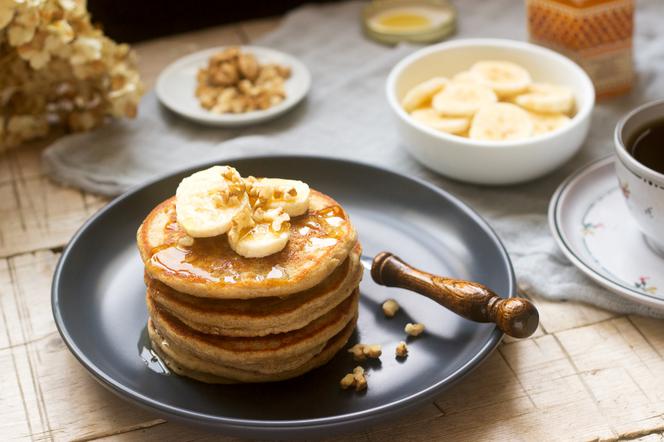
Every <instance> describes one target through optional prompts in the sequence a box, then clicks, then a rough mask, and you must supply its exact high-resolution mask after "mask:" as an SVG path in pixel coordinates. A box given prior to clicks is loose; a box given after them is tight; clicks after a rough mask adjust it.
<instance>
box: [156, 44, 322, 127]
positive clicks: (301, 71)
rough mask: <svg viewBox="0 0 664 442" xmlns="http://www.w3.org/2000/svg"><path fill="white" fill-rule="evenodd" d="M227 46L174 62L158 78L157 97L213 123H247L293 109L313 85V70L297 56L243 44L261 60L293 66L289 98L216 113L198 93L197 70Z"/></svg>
mask: <svg viewBox="0 0 664 442" xmlns="http://www.w3.org/2000/svg"><path fill="white" fill-rule="evenodd" d="M225 48H226V46H220V47H216V48H210V49H205V50H203V51H199V52H196V53H194V54H190V55H187V56H186V57H183V58H180V59H178V60H176V61H175V62H173V63H172V64H170V65H169V66H168V67H167V68H166V69H164V71H163V72H162V73H161V74H160V75H159V78H158V79H157V86H156V91H157V97H158V98H159V101H161V102H162V104H163V105H164V106H166V107H167V108H169V109H170V110H172V111H173V112H176V113H178V114H180V115H182V116H183V117H186V118H189V119H190V120H193V121H196V122H198V123H203V124H207V125H212V126H225V127H235V126H246V125H250V124H257V123H261V122H264V121H267V120H270V119H272V118H275V117H277V116H279V115H281V114H283V113H284V112H286V111H288V110H289V109H291V108H292V107H293V106H295V105H296V104H297V103H299V102H300V100H302V98H304V97H305V95H306V94H307V92H308V91H309V86H310V85H311V74H309V70H308V69H307V67H306V66H305V65H304V64H302V62H300V61H299V60H297V59H296V58H295V57H293V56H291V55H288V54H285V53H283V52H279V51H275V50H274V49H269V48H263V47H259V46H240V49H241V50H242V51H243V52H249V53H252V54H254V55H255V56H256V58H257V59H258V62H259V63H261V64H263V63H278V64H281V65H284V66H288V67H290V68H291V76H290V77H289V78H288V79H287V80H286V83H285V89H286V98H285V99H284V101H282V102H281V103H279V104H277V105H275V106H272V107H270V108H268V109H265V110H257V111H251V112H244V113H241V114H231V113H228V114H215V113H213V112H210V111H209V110H207V109H205V108H203V107H202V106H201V105H200V103H199V102H198V98H196V96H195V91H196V74H197V72H198V70H199V69H200V68H203V67H205V66H207V64H208V59H209V58H210V57H211V56H212V55H214V54H216V53H218V52H221V51H222V50H224V49H225Z"/></svg>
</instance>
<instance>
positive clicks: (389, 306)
mask: <svg viewBox="0 0 664 442" xmlns="http://www.w3.org/2000/svg"><path fill="white" fill-rule="evenodd" d="M399 308H400V307H399V303H398V302H396V301H395V300H394V299H388V300H387V301H385V302H384V303H383V313H384V314H385V316H387V317H388V318H391V317H393V316H394V315H396V314H397V312H398V311H399Z"/></svg>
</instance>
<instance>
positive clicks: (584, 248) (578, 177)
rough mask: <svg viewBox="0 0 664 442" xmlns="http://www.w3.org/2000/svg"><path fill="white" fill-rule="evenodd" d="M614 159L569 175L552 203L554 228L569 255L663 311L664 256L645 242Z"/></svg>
mask: <svg viewBox="0 0 664 442" xmlns="http://www.w3.org/2000/svg"><path fill="white" fill-rule="evenodd" d="M614 162H615V157H614V156H611V157H609V158H604V159H602V160H599V161H596V162H594V163H591V164H590V165H588V166H586V167H584V168H582V169H580V170H579V171H577V172H576V173H574V174H572V175H571V176H570V177H569V178H567V179H566V180H565V181H564V182H563V183H562V184H561V185H560V187H559V188H558V190H557V191H556V193H555V194H554V195H553V198H552V199H551V203H550V205H549V227H550V228H551V232H552V233H553V237H554V238H555V240H556V242H557V243H558V246H560V249H561V250H562V252H563V253H564V254H565V256H566V257H567V258H568V259H569V260H570V261H571V262H572V263H573V264H574V265H575V266H576V267H578V268H579V269H580V270H581V271H583V272H584V273H585V274H586V275H588V276H589V277H590V278H592V279H593V280H595V281H596V282H597V283H599V284H600V285H602V286H604V287H606V288H607V289H609V290H611V291H613V292H614V293H616V294H618V295H620V296H622V297H624V298H627V299H629V300H632V301H634V302H637V303H639V304H644V305H648V306H649V307H652V308H656V309H659V310H662V311H664V272H662V269H664V258H663V257H661V256H660V255H658V254H657V253H655V251H654V250H653V249H651V248H650V247H649V246H648V244H647V243H646V240H645V237H644V236H643V234H642V233H641V230H640V229H639V227H638V225H637V224H636V222H635V221H634V219H633V218H632V216H631V215H630V213H629V209H628V208H627V205H626V204H625V200H624V198H623V195H622V191H623V190H622V189H621V187H620V186H619V185H618V178H617V177H616V172H615V164H614Z"/></svg>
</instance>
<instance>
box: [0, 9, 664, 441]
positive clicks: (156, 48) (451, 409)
mask: <svg viewBox="0 0 664 442" xmlns="http://www.w3.org/2000/svg"><path fill="white" fill-rule="evenodd" d="M277 24H278V19H271V20H261V21H255V22H248V23H243V24H240V25H231V26H224V27H219V28H213V29H209V30H203V31H200V32H195V33H191V34H186V35H180V36H175V37H168V38H162V39H158V40H156V41H151V42H147V43H143V44H140V45H138V46H137V47H136V49H137V51H138V53H139V55H140V59H141V61H140V68H141V71H142V74H143V77H144V78H145V80H146V81H147V83H148V86H151V85H152V84H153V83H154V80H155V78H156V76H157V74H158V73H159V71H160V70H161V69H163V68H164V67H165V66H166V65H167V64H168V63H170V62H171V61H173V60H175V59H176V58H178V57H181V56H182V55H184V54H186V53H189V52H193V51H196V50H199V49H201V48H205V47H209V46H215V45H220V44H239V43H247V42H249V41H251V40H252V39H253V38H255V37H256V36H258V35H261V34H262V33H264V32H266V31H268V30H270V29H272V28H273V27H275V26H276V25H277ZM41 144H42V145H43V144H44V143H41ZM40 152H41V146H40V145H34V146H26V147H22V148H19V149H16V150H14V151H12V152H10V153H7V154H5V155H0V441H7V440H14V439H34V440H47V441H50V440H97V439H114V440H161V441H168V440H208V439H209V440H230V439H229V438H222V437H219V436H218V435H216V434H211V433H207V432H204V431H201V430H199V429H196V428H191V427H187V426H184V425H181V424H178V423H171V422H166V421H164V420H162V419H160V418H158V417H157V416H155V415H154V414H152V413H150V412H148V411H144V410H143V409H139V408H137V407H135V406H133V405H131V404H129V403H127V402H125V401H123V400H121V399H119V398H117V397H115V396H114V395H113V394H112V393H110V392H108V391H107V390H105V389H104V388H103V387H101V386H100V385H99V384H98V383H97V382H96V381H94V380H93V378H92V377H91V376H90V375H88V374H87V372H86V371H85V370H84V369H83V367H81V366H80V365H79V363H78V362H77V361H76V360H75V358H74V357H73V356H72V355H71V354H70V353H69V351H68V350H67V348H66V347H65V345H64V343H63V342H62V340H61V339H60V336H59V335H58V333H57V331H56V328H55V324H54V323H53V319H52V316H51V306H50V286H51V276H52V273H53V269H54V266H55V263H56V261H57V259H58V256H59V254H60V251H61V249H62V247H63V246H64V245H65V244H66V243H67V241H68V240H69V238H70V237H71V235H72V234H73V233H74V231H75V230H76V229H77V228H78V227H79V226H80V225H81V224H82V223H83V222H84V221H85V220H86V219H87V218H88V217H89V216H90V215H92V214H93V213H94V212H95V211H96V210H98V209H99V208H100V207H102V206H103V205H104V204H105V203H106V200H105V199H102V198H99V197H95V196H93V195H89V194H86V193H84V192H81V191H79V190H75V189H68V188H63V187H60V186H57V185H55V184H53V183H51V182H49V180H48V179H47V178H46V177H45V176H44V174H43V172H42V170H41V168H40V162H39V156H40ZM533 301H534V302H535V303H536V304H537V306H538V308H539V310H540V315H541V327H540V329H539V330H538V332H537V333H536V334H535V336H533V337H531V338H529V339H526V340H522V341H515V340H512V339H506V340H505V342H504V343H503V344H501V345H500V347H499V348H498V350H497V351H496V352H495V353H494V354H493V355H492V356H491V357H490V358H489V359H488V360H487V361H486V363H485V364H483V365H482V366H481V367H480V368H479V369H478V370H477V371H475V372H474V373H473V374H471V375H470V376H469V377H468V378H466V379H465V380H464V381H463V382H462V383H460V384H459V385H458V386H456V387H455V388H453V389H452V390H450V391H448V392H446V393H444V394H442V395H440V396H439V397H438V398H436V399H435V400H434V401H432V402H431V403H429V404H427V405H426V406H424V407H422V408H421V409H419V410H417V411H416V412H415V413H413V414H411V415H409V416H404V417H403V418H402V419H400V420H397V421H395V422H391V423H389V424H384V425H382V426H379V427H376V428H366V429H365V430H364V431H362V432H360V433H355V434H352V435H348V436H344V437H341V438H339V439H340V440H341V439H343V440H371V441H384V440H414V441H419V440H422V441H431V440H442V439H446V440H461V439H463V440H473V441H475V440H497V439H499V440H529V441H540V440H553V439H562V440H598V439H601V440H618V439H639V440H648V441H651V440H662V439H663V437H662V434H661V433H662V432H664V360H663V355H664V322H662V321H657V320H653V319H645V318H641V317H635V316H618V315H615V314H612V313H609V312H606V311H602V310H599V309H596V308H593V307H589V306H585V305H580V304H575V303H553V302H548V301H545V300H541V299H533Z"/></svg>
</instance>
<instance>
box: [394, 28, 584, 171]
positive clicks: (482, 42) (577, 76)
mask: <svg viewBox="0 0 664 442" xmlns="http://www.w3.org/2000/svg"><path fill="white" fill-rule="evenodd" d="M480 60H505V61H512V62H514V63H518V64H519V65H521V66H523V67H524V68H526V69H527V70H528V71H529V72H530V73H531V75H532V77H533V80H534V81H537V82H546V83H553V84H560V85H565V86H567V87H569V88H571V89H572V91H573V92H574V97H575V99H576V113H575V115H574V117H573V118H572V120H571V121H570V122H569V124H567V125H566V126H564V127H562V128H560V129H558V130H556V131H553V132H550V133H547V134H543V135H538V136H535V137H532V138H528V139H525V140H518V141H478V140H471V139H469V138H464V137H460V136H456V135H451V134H447V133H444V132H440V131H437V130H435V129H431V128H430V127H427V126H425V125H423V124H421V123H418V122H416V121H414V120H413V119H412V118H411V117H410V116H409V115H408V113H406V111H404V110H403V108H402V107H401V99H402V98H403V96H404V95H405V94H406V92H407V91H408V90H409V89H410V88H412V87H413V86H415V85H417V84H418V83H420V82H422V81H425V80H428V79H429V78H431V77H434V76H438V75H441V76H445V77H452V76H453V75H454V74H456V73H458V72H461V71H465V70H467V69H468V68H470V66H471V65H472V64H473V63H475V62H476V61H480ZM387 99H388V102H389V103H390V107H391V108H392V110H393V111H394V114H395V115H396V123H397V128H398V131H399V133H400V136H401V138H402V141H403V145H404V146H405V147H406V149H408V151H409V152H410V153H411V154H412V155H413V156H414V157H415V158H416V159H417V160H418V161H419V162H420V163H422V164H423V165H424V166H426V167H428V168H431V169H433V170H435V171H436V172H439V173H441V174H443V175H446V176H448V177H450V178H454V179H457V180H461V181H467V182H471V183H477V184H514V183H518V182H523V181H527V180H531V179H534V178H537V177H540V176H542V175H544V174H546V173H548V172H551V171H552V170H554V169H555V168H557V167H559V166H560V165H562V164H563V163H564V162H565V161H567V160H568V159H569V158H571V157H572V155H574V154H575V153H576V152H577V151H578V150H579V148H580V147H581V145H582V144H583V141H584V140H585V138H586V135H587V134H588V129H589V127H590V115H591V112H592V109H593V106H594V104H595V89H594V88H593V84H592V82H591V81H590V78H589V77H588V75H587V74H586V73H585V72H584V71H583V69H581V68H580V67H579V66H578V65H577V64H576V63H574V62H573V61H571V60H570V59H568V58H566V57H564V56H562V55H560V54H558V53H557V52H554V51H551V50H549V49H546V48H543V47H541V46H537V45H534V44H530V43H524V42H519V41H513V40H501V39H468V40H455V41H449V42H445V43H441V44H437V45H433V46H428V47H426V48H424V49H420V50H419V51H417V52H415V53H413V54H411V55H410V56H408V57H406V58H404V59H403V60H401V61H400V62H399V63H398V64H397V65H396V66H395V67H394V68H393V69H392V71H391V72H390V75H389V77H388V79H387Z"/></svg>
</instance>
